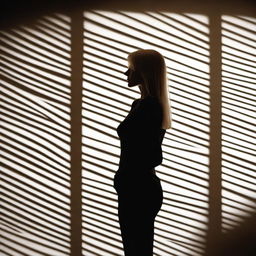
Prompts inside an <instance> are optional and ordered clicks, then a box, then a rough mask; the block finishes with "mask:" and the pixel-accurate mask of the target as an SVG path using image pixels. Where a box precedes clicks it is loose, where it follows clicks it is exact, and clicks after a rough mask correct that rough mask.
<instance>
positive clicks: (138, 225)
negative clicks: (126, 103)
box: [114, 96, 165, 256]
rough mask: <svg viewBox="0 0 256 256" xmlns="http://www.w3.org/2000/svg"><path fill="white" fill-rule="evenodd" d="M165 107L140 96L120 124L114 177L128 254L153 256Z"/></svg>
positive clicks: (159, 198)
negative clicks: (158, 168)
mask: <svg viewBox="0 0 256 256" xmlns="http://www.w3.org/2000/svg"><path fill="white" fill-rule="evenodd" d="M161 123H162V108H161V105H160V103H159V102H158V101H157V99H156V98H154V97H151V96H148V97H146V98H144V99H136V100H135V101H134V102H133V103H132V106H131V110H130V112H129V114H128V115H127V117H126V118H125V119H124V120H123V121H122V122H121V123H120V124H119V126H118V127H117V133H118V136H119V138H120V143H121V155H120V162H119V168H118V170H117V172H116V174H115V177H114V188H115V189H116V191H117V194H118V217H119V223H120V229H121V235H122V240H123V246H124V251H125V256H152V255H153V237H154V220H155V217H156V215H157V213H158V211H159V210H160V208H161V205H162V200H163V191H162V187H161V184H160V179H159V178H158V177H157V176H156V175H155V172H154V167H156V166H158V165H159V164H161V163H162V149H161V144H162V141H163V137H164V134H165V130H164V129H162V128H161Z"/></svg>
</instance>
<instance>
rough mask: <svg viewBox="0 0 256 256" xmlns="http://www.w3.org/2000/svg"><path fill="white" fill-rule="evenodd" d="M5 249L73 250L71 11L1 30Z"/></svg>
mask: <svg viewBox="0 0 256 256" xmlns="http://www.w3.org/2000/svg"><path fill="white" fill-rule="evenodd" d="M1 73H2V75H1V80H2V81H1V147H2V150H1V223H0V228H1V243H2V244H1V249H0V250H1V253H0V254H1V255H2V256H7V255H8V256H9V255H31V256H32V255H33V256H36V255H38V256H40V255H49V256H53V255H56V256H65V255H66V256H67V255H69V253H70V182H69V180H70V18H69V17H68V16H66V15H63V14H53V15H50V16H44V17H41V18H40V19H38V20H36V21H35V22H34V23H33V24H32V25H20V26H17V27H15V28H12V29H9V30H8V31H1Z"/></svg>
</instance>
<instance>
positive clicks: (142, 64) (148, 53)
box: [128, 49, 171, 129]
mask: <svg viewBox="0 0 256 256" xmlns="http://www.w3.org/2000/svg"><path fill="white" fill-rule="evenodd" d="M128 62H129V63H130V65H131V66H132V67H133V69H134V70H135V71H137V72H138V73H139V74H140V76H141V78H142V81H143V85H144V86H145V88H144V89H145V90H146V93H147V95H150V96H153V97H156V98H157V99H158V100H159V102H160V104H161V106H162V109H163V122H162V128H163V129H169V128H171V111H170V100H169V90H168V85H167V75H166V65H165V61H164V58H163V56H162V55H161V54H160V53H159V52H157V51H155V50H143V49H140V50H137V51H135V52H132V53H130V54H129V55H128Z"/></svg>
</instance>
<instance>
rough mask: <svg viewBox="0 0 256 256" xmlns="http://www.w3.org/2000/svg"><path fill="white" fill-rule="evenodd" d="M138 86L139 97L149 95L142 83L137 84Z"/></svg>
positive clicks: (142, 97)
mask: <svg viewBox="0 0 256 256" xmlns="http://www.w3.org/2000/svg"><path fill="white" fill-rule="evenodd" d="M139 88H140V93H141V97H140V98H141V99H144V98H146V97H148V96H149V94H148V93H147V92H146V90H145V87H144V86H143V85H142V84H140V85H139Z"/></svg>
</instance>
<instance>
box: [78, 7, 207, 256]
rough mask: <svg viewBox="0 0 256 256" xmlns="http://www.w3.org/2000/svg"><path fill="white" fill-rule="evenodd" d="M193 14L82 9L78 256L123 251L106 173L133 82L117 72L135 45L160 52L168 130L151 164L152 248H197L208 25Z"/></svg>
mask: <svg viewBox="0 0 256 256" xmlns="http://www.w3.org/2000/svg"><path fill="white" fill-rule="evenodd" d="M208 22H209V21H208V18H207V17H206V16H203V15H196V14H174V13H163V12H143V13H132V12H121V11H120V12H105V11H91V12H85V13H84V71H83V81H84V85H83V110H82V111H83V114H82V118H83V149H82V152H83V172H82V176H83V178H82V184H83V188H82V191H83V205H82V207H83V211H82V215H83V223H82V224H83V230H82V232H83V255H86V256H89V255H106V256H107V255H109V256H110V255H123V254H122V244H121V237H120V231H119V224H118V218H117V195H116V193H115V191H114V189H113V176H114V173H115V171H116V170H117V169H118V161H119V153H120V149H119V140H118V137H117V133H116V127H117V126H118V124H119V123H120V122H121V121H122V120H123V119H124V118H125V116H126V115H127V112H128V111H129V109H130V105H131V103H132V101H133V99H135V98H139V97H140V95H139V92H138V88H128V87H127V82H126V77H125V76H124V75H123V73H124V72H125V71H126V68H127V60H126V58H127V55H128V53H130V52H132V51H134V50H137V49H139V48H144V49H146V48H150V49H155V50H157V51H159V52H160V53H161V54H163V56H164V57H165V60H166V64H167V71H168V80H169V85H170V87H169V91H170V97H171V105H172V119H173V129H172V130H168V131H167V133H166V136H165V139H164V141H163V147H162V148H163V154H164V160H163V163H162V165H160V166H158V167H157V168H156V170H157V175H158V176H159V177H160V178H161V180H162V187H163V190H164V202H163V206H162V209H161V211H160V212H159V214H158V216H157V218H156V223H155V242H154V245H155V246H154V254H155V255H157V256H160V255H165V256H167V255H202V254H203V252H204V247H205V239H206V232H207V221H208V218H207V217H208V199H207V198H208V172H209V170H208V155H209V150H208V147H209V27H208Z"/></svg>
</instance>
